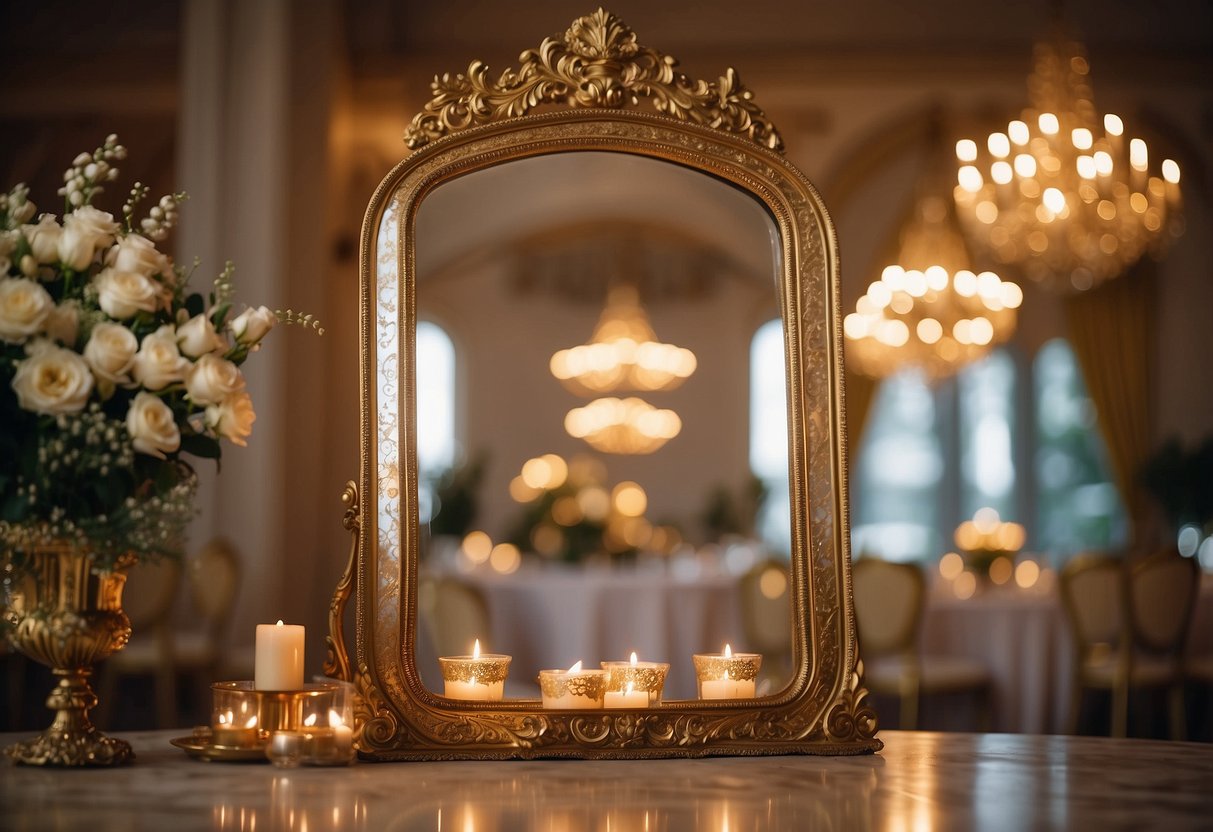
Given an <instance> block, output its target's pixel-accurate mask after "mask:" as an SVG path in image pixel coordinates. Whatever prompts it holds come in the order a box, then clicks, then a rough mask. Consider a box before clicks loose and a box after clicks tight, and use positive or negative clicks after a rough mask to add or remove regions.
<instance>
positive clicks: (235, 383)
mask: <svg viewBox="0 0 1213 832" xmlns="http://www.w3.org/2000/svg"><path fill="white" fill-rule="evenodd" d="M243 389H244V376H243V375H241V373H240V369H239V368H238V367H237V366H236V365H235V364H233V363H232V362H230V361H228V360H226V359H223V358H220V357H219V356H217V355H214V354H211V355H204V356H202V357H201V358H199V359H198V361H197V363H195V364H194V366H192V367H190V369H189V372H188V373H187V374H186V377H185V390H186V392H187V393H188V394H189V397H190V401H192V402H194V403H195V404H199V405H204V406H205V405H212V404H219V403H220V402H222V401H223V400H224V399H225V398H227V397H228V396H230V395H232V394H233V393H238V392H240V391H241V390H243Z"/></svg>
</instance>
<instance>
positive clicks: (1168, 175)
mask: <svg viewBox="0 0 1213 832" xmlns="http://www.w3.org/2000/svg"><path fill="white" fill-rule="evenodd" d="M1162 178H1163V179H1165V180H1167V181H1168V182H1170V183H1171V184H1172V185H1178V184H1179V165H1178V164H1176V163H1175V160H1174V159H1166V160H1164V161H1163V163H1162Z"/></svg>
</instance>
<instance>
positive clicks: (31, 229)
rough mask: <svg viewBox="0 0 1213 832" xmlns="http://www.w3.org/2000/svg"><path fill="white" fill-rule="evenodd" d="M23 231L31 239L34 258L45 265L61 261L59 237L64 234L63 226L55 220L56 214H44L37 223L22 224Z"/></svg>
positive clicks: (31, 251) (26, 237) (27, 238)
mask: <svg viewBox="0 0 1213 832" xmlns="http://www.w3.org/2000/svg"><path fill="white" fill-rule="evenodd" d="M21 233H22V234H24V235H25V239H26V240H28V241H29V247H30V253H31V254H32V255H33V256H34V260H36V261H37V262H39V263H41V264H42V265H44V266H49V265H53V264H55V263H58V262H59V238H60V237H61V236H63V228H62V227H61V226H60V225H59V223H58V222H56V221H55V215H54V214H43V215H42V216H41V217H39V218H38V224H37V225H23V226H21Z"/></svg>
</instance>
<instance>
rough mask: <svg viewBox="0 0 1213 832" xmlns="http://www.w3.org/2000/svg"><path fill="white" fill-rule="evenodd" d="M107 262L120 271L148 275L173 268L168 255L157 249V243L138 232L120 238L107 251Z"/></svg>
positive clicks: (166, 271)
mask: <svg viewBox="0 0 1213 832" xmlns="http://www.w3.org/2000/svg"><path fill="white" fill-rule="evenodd" d="M105 263H106V265H108V266H113V267H114V268H115V269H117V270H118V271H120V272H138V273H139V274H142V275H146V276H147V277H152V276H153V275H158V274H166V273H168V272H170V271H171V270H172V269H171V268H170V264H169V259H168V257H167V256H166V255H164V254H161V253H160V252H159V251H157V250H156V244H155V243H153V242H152V241H151V240H149V239H148V238H147V237H140V236H139V235H138V234H127V235H126V236H125V237H123V238H122V239H120V240H118V242H117V243H115V244H114V247H113V248H111V249H110V250H109V252H108V253H106V255H105Z"/></svg>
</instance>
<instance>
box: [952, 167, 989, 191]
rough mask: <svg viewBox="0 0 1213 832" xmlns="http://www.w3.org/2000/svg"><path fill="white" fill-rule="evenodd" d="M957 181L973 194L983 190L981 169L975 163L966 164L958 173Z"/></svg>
mask: <svg viewBox="0 0 1213 832" xmlns="http://www.w3.org/2000/svg"><path fill="white" fill-rule="evenodd" d="M956 181H957V183H958V184H959V185H960V187H962V188H964V189H965V190H966V191H968V192H969V193H971V194H975V193H977V192H978V191H980V190H981V185H982V181H983V180H982V178H981V171H979V170H978V169H977V168H976V167H974V166H973V165H964V166H963V167H961V169H960V170H959V171H957V173H956Z"/></svg>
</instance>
